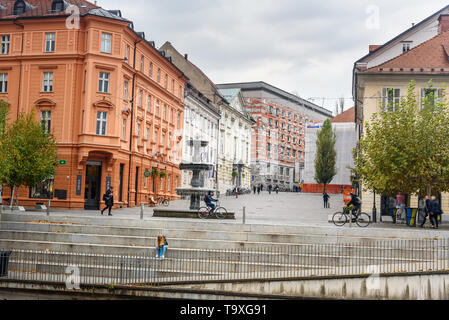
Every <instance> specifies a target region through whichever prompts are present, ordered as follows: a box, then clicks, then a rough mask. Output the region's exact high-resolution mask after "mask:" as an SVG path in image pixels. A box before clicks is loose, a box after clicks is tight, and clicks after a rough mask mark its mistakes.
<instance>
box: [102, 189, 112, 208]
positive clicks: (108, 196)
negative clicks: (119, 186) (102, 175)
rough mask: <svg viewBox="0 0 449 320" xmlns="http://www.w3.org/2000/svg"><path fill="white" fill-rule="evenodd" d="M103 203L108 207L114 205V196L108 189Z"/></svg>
mask: <svg viewBox="0 0 449 320" xmlns="http://www.w3.org/2000/svg"><path fill="white" fill-rule="evenodd" d="M104 203H105V204H106V205H107V206H108V207H112V206H113V205H114V196H113V193H112V191H111V190H110V189H108V191H106V199H105V200H104Z"/></svg>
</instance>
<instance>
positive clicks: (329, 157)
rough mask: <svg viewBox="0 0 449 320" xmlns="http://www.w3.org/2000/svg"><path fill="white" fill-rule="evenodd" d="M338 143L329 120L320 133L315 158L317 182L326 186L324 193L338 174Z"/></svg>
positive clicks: (325, 122)
mask: <svg viewBox="0 0 449 320" xmlns="http://www.w3.org/2000/svg"><path fill="white" fill-rule="evenodd" d="M336 141H337V136H336V134H335V132H334V130H333V129H332V123H331V122H330V120H329V119H327V120H326V121H324V123H323V127H322V128H321V130H320V131H319V132H318V137H317V141H316V156H315V181H316V182H317V183H319V184H324V190H323V193H324V192H326V185H327V184H329V183H330V182H331V181H332V179H333V178H334V177H335V175H336V174H337V169H336V166H335V164H336V161H337V152H336V151H335V142H336Z"/></svg>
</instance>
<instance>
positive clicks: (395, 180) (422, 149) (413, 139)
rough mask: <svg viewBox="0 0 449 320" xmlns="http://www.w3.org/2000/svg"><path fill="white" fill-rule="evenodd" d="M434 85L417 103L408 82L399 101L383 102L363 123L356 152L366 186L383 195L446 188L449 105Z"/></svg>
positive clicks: (448, 179)
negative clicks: (392, 102) (406, 88)
mask: <svg viewBox="0 0 449 320" xmlns="http://www.w3.org/2000/svg"><path fill="white" fill-rule="evenodd" d="M432 87H433V86H432V83H431V82H430V83H429V89H426V92H425V93H426V94H425V97H424V98H423V99H422V100H421V101H420V100H418V98H417V95H416V86H415V82H414V81H411V82H410V83H409V86H408V90H407V96H406V97H405V98H403V99H401V102H400V103H399V104H397V105H395V106H393V105H391V104H387V105H381V108H380V109H381V110H380V112H377V113H375V114H374V115H373V116H372V119H371V121H370V123H366V124H365V128H366V131H365V133H364V136H363V138H362V139H361V140H360V141H359V144H358V148H357V150H354V162H355V170H354V173H355V174H357V175H358V176H359V177H360V178H361V180H362V183H363V186H364V188H367V189H374V188H375V189H376V190H377V191H378V192H379V193H381V194H385V195H396V194H399V193H406V194H415V195H417V194H421V195H424V194H426V193H427V194H429V193H430V188H432V189H433V190H434V192H445V191H449V107H448V104H447V102H446V100H445V92H444V90H440V92H439V94H437V93H438V90H435V89H433V88H432Z"/></svg>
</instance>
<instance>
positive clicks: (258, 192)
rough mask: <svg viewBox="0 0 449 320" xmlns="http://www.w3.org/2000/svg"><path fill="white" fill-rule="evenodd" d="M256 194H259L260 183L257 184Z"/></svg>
mask: <svg viewBox="0 0 449 320" xmlns="http://www.w3.org/2000/svg"><path fill="white" fill-rule="evenodd" d="M257 194H260V185H258V186H257Z"/></svg>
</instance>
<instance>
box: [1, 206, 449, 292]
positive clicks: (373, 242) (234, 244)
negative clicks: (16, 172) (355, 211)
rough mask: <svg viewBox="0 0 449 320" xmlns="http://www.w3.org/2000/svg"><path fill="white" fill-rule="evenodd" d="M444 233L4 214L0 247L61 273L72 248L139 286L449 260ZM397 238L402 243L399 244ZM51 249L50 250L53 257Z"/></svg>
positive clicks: (89, 271)
mask: <svg viewBox="0 0 449 320" xmlns="http://www.w3.org/2000/svg"><path fill="white" fill-rule="evenodd" d="M158 234H164V235H165V236H166V237H167V240H168V242H169V249H168V251H167V253H166V258H165V259H163V260H161V259H157V258H155V256H154V254H155V250H154V246H155V242H156V237H157V235H158ZM443 236H444V232H441V231H430V230H428V231H427V230H426V231H423V232H416V230H392V229H380V228H370V229H359V228H351V229H349V228H336V227H332V226H331V227H298V226H269V225H242V224H236V223H226V222H222V221H220V222H218V221H214V222H212V221H198V220H197V221H175V220H173V219H169V220H155V219H154V220H143V221H142V220H133V219H123V218H107V217H82V216H79V215H78V216H70V215H60V216H58V215H56V214H52V215H51V216H45V215H41V214H17V213H13V214H3V215H2V221H1V225H0V249H10V250H13V252H14V250H32V251H33V253H30V254H29V255H26V254H21V255H19V256H14V255H13V256H12V258H11V264H10V269H11V270H15V271H18V272H20V271H21V270H19V269H20V268H21V266H23V265H24V261H25V260H27V256H30V257H31V256H32V257H33V260H32V261H28V260H27V263H26V268H28V269H27V270H32V271H35V272H37V273H39V272H40V273H49V272H50V271H51V272H53V273H58V274H61V275H62V274H63V273H64V269H65V267H66V266H67V265H68V264H69V262H70V261H69V259H68V255H67V254H66V253H71V254H72V256H73V254H78V256H76V261H77V263H79V265H80V271H81V274H82V276H83V277H92V278H96V277H97V278H101V277H106V276H105V275H108V276H110V277H112V278H114V279H115V278H117V277H118V278H120V277H123V278H126V279H130V278H132V279H134V280H133V281H132V282H133V283H137V282H145V279H151V280H158V281H166V282H170V281H189V280H207V279H217V278H219V279H233V278H239V277H241V276H243V277H245V278H264V277H265V278H266V277H292V276H311V275H330V274H339V273H341V272H343V273H345V274H346V273H351V272H352V273H363V271H364V270H365V269H366V267H367V266H372V265H384V266H385V265H386V266H391V269H392V270H395V265H396V266H398V265H401V268H402V266H403V265H411V264H418V263H419V264H423V263H424V264H426V263H429V265H430V262H432V261H435V260H441V261H443V260H447V257H448V254H447V252H448V250H447V248H448V246H447V245H448V241H447V240H440V241H439V242H438V243H439V245H438V246H437V245H436V240H433V239H435V237H440V238H443ZM398 240H401V241H402V242H401V243H402V244H403V245H401V246H398V245H397V243H398ZM48 252H52V254H51V259H49V254H48ZM123 257H129V258H130V260H129V261H124V260H123V259H124V258H123ZM72 259H73V257H72ZM125 260H126V259H125ZM129 263H131V264H132V263H134V265H133V266H127V264H129ZM136 263H137V265H136ZM124 265H125V267H124ZM22 271H23V270H22ZM136 273H137V275H136ZM148 273H149V274H148Z"/></svg>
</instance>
